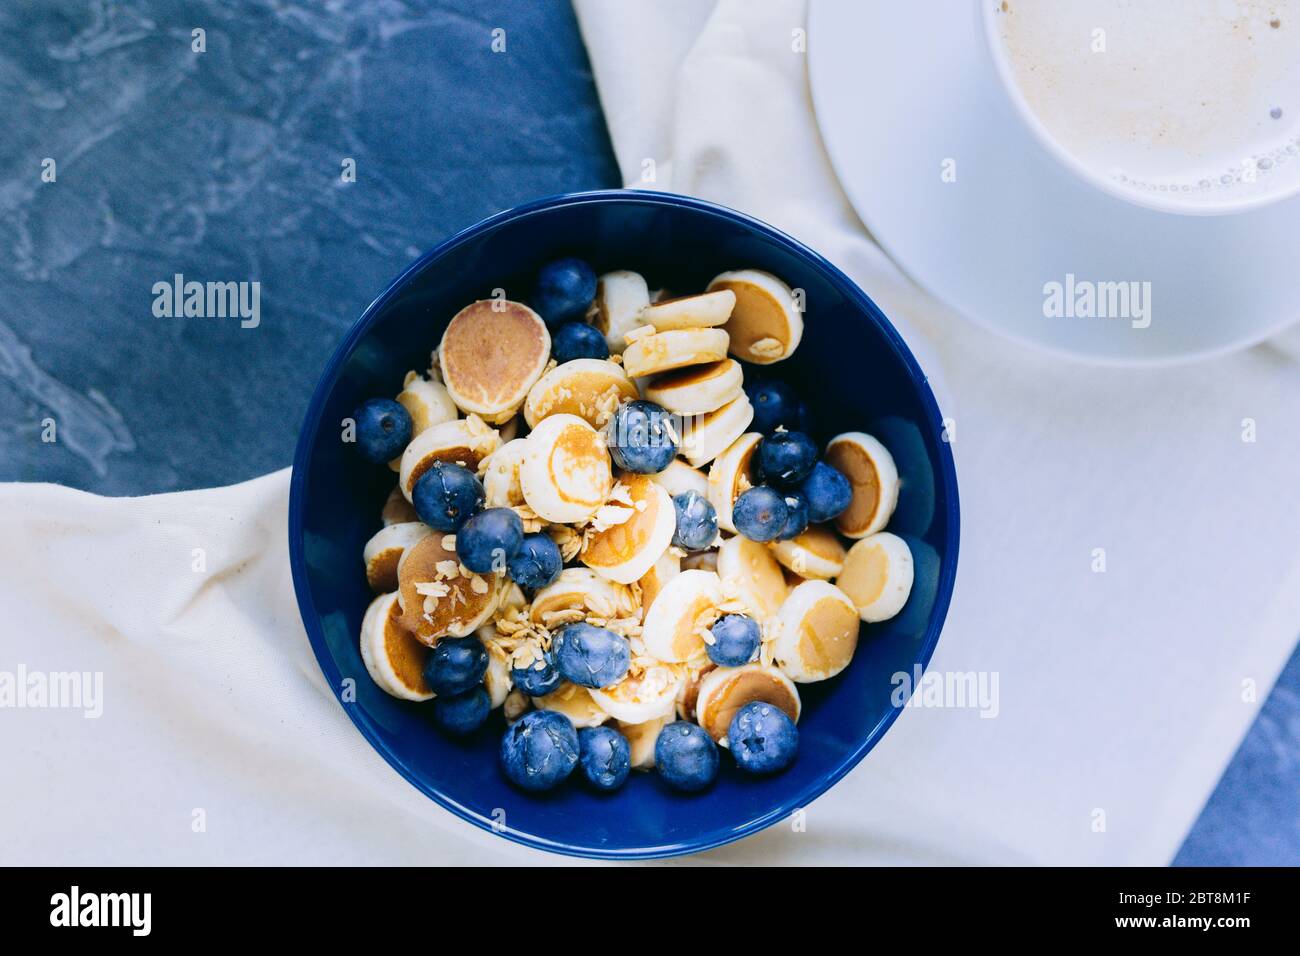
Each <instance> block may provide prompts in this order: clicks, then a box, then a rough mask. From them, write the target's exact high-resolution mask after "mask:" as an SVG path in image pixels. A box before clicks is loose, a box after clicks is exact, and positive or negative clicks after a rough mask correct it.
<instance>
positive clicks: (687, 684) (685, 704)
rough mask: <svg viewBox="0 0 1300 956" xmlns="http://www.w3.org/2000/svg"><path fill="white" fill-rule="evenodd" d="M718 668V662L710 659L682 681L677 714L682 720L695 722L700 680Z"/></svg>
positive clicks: (691, 671)
mask: <svg viewBox="0 0 1300 956" xmlns="http://www.w3.org/2000/svg"><path fill="white" fill-rule="evenodd" d="M717 668H718V665H717V664H715V663H713V661H708V662H706V663H705V664H704V665H703V666H702V667H700V668H694V669H691V670H690V671H689V672H688V674H687V677H686V680H685V681H683V682H682V690H681V693H679V694H678V695H677V716H678V717H680V718H681V719H682V720H689V721H690V722H691V723H694V722H695V703H696V701H698V700H699V697H700V681H702V680H704V678H705V676H706V675H707V674H709V673H711V672H713V671H715V670H717Z"/></svg>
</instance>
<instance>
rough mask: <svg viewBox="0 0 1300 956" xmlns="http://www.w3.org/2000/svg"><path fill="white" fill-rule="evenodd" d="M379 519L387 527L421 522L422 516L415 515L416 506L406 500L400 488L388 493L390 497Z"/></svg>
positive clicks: (385, 501) (385, 502) (386, 500)
mask: <svg viewBox="0 0 1300 956" xmlns="http://www.w3.org/2000/svg"><path fill="white" fill-rule="evenodd" d="M379 518H380V520H381V521H383V522H384V524H386V525H389V524H402V523H404V522H407V521H419V520H420V516H419V515H418V514H416V513H415V506H414V505H412V504H411V503H410V502H409V501H407V500H406V496H405V495H403V494H402V489H401V488H400V487H399V488H394V489H393V490H392V491H390V492H389V493H388V497H387V498H386V499H385V500H384V507H383V510H382V511H380V513H379Z"/></svg>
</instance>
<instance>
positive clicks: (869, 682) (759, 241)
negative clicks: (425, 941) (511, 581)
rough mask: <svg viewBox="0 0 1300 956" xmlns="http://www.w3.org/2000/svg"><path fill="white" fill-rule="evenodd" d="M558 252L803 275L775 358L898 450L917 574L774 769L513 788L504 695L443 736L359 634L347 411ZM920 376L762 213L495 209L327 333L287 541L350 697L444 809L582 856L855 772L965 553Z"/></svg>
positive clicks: (937, 617)
mask: <svg viewBox="0 0 1300 956" xmlns="http://www.w3.org/2000/svg"><path fill="white" fill-rule="evenodd" d="M562 255H576V256H581V257H582V258H584V259H587V260H588V261H590V262H591V263H592V264H593V266H595V268H596V271H597V272H603V271H607V270H610V269H615V268H626V269H635V270H637V271H639V272H641V273H642V274H644V275H645V276H646V277H647V279H648V280H649V282H650V286H651V288H656V287H660V286H663V287H667V288H670V289H673V290H676V291H679V292H685V291H693V290H698V289H702V288H703V287H704V285H705V284H706V283H707V282H708V281H709V280H710V279H711V278H712V277H713V276H715V275H717V274H718V273H719V272H722V271H724V270H727V269H737V268H743V267H755V268H759V269H765V270H768V271H770V272H772V273H774V274H776V275H778V276H780V277H781V278H783V279H784V280H785V281H786V282H788V283H789V284H790V285H791V286H793V287H795V288H802V289H803V290H805V293H806V296H807V298H806V303H807V309H806V315H805V317H806V329H805V332H804V337H803V343H802V344H801V345H800V347H799V349H798V351H797V352H796V353H795V355H794V356H793V358H791V359H790V360H788V361H786V362H783V363H781V364H780V365H778V366H773V367H772V369H771V371H773V372H779V373H780V375H781V376H782V377H784V378H786V379H787V380H788V381H790V382H791V383H792V384H793V385H794V386H795V387H796V388H798V389H799V390H800V392H801V393H802V394H803V395H804V396H805V397H806V398H807V399H808V401H809V403H810V405H811V406H812V410H813V417H814V421H815V432H816V435H817V438H818V440H819V441H822V442H824V441H825V440H826V439H827V438H829V437H830V436H832V435H835V434H837V433H838V432H841V431H849V430H862V431H868V432H871V433H873V434H875V435H876V436H877V437H879V438H880V439H881V440H882V441H883V442H884V443H885V444H886V445H887V446H888V447H889V449H890V450H891V451H892V452H893V455H894V457H895V459H896V460H897V462H898V470H899V472H900V474H901V475H902V489H903V490H902V494H901V497H900V499H899V505H898V510H897V512H896V513H895V516H894V519H893V521H892V522H891V524H890V530H891V531H893V532H895V533H897V534H899V535H901V536H902V537H904V538H906V539H907V541H908V543H909V544H910V545H911V548H912V553H913V555H914V557H915V564H916V583H915V586H914V588H913V590H912V596H911V599H910V600H909V602H908V604H907V606H906V607H905V608H904V610H903V612H902V614H900V615H899V616H898V617H896V618H894V619H893V620H891V621H889V622H886V623H884V624H878V625H869V626H867V627H865V628H864V633H863V635H862V638H863V639H862V640H861V642H860V643H859V646H858V651H857V654H856V656H855V657H854V659H853V663H852V664H851V665H850V666H849V667H848V669H847V670H845V671H844V673H842V674H840V675H839V676H838V677H836V678H835V679H833V680H830V681H825V682H823V683H820V684H807V685H803V686H801V687H800V692H801V694H802V695H803V701H804V710H803V717H802V719H801V720H800V723H799V740H800V748H799V757H798V759H797V760H796V761H795V763H794V765H793V766H792V767H791V768H790V769H788V770H787V771H785V772H784V773H782V774H780V775H778V776H775V777H772V778H767V779H753V778H742V777H741V776H740V774H739V772H738V771H736V770H735V768H734V767H733V766H731V763H732V762H731V760H729V759H726V758H725V756H724V759H723V771H722V774H721V777H720V779H719V780H718V783H717V785H716V786H714V787H713V788H712V789H711V790H709V791H707V792H705V793H703V794H698V795H684V794H680V793H677V792H674V791H671V790H669V789H667V788H666V787H665V786H664V785H663V784H662V782H661V781H660V780H659V778H658V777H657V775H655V774H653V773H650V774H633V779H632V780H631V781H629V783H628V785H627V786H626V787H624V788H623V789H622V790H621V791H618V792H616V793H614V794H612V795H601V794H597V793H593V792H592V791H591V790H589V789H588V788H586V787H585V786H583V785H582V784H581V782H580V781H578V780H576V779H575V780H573V781H570V782H569V783H567V784H566V785H564V786H562V787H560V788H559V789H557V790H556V791H554V792H552V793H549V794H544V795H541V796H535V795H525V794H523V793H521V792H519V791H517V790H515V789H514V788H512V787H511V786H510V785H509V784H508V783H507V782H506V780H505V779H504V777H503V776H502V775H501V771H500V770H499V768H498V766H497V747H498V743H499V741H500V737H501V733H502V729H503V723H502V721H501V717H500V713H499V712H498V713H496V714H494V715H493V717H492V720H491V721H490V722H489V724H488V726H486V727H484V728H483V729H482V730H481V731H479V732H478V733H477V734H475V735H474V736H472V737H471V738H469V739H467V740H454V739H449V738H448V737H446V736H444V735H442V734H441V733H439V732H438V731H437V730H436V729H435V728H434V727H433V726H432V724H431V722H430V720H429V712H428V707H427V706H421V705H419V704H411V703H407V702H403V701H399V700H396V699H394V698H392V697H389V696H388V695H387V694H385V693H384V692H383V691H381V690H379V689H378V688H377V687H376V686H375V685H374V684H373V683H372V682H371V681H370V678H369V677H368V676H367V674H366V669H365V666H364V665H363V664H362V661H361V656H360V653H359V651H358V647H357V635H358V633H359V628H360V625H361V616H362V613H363V612H364V611H365V609H366V605H367V604H368V602H369V601H370V599H371V597H372V595H371V594H370V592H369V590H368V589H367V587H366V581H365V575H364V573H363V568H362V563H361V550H362V546H363V545H364V544H365V542H366V540H367V539H368V538H369V537H370V536H371V535H372V534H374V532H375V531H376V530H377V529H378V528H379V526H380V521H379V510H380V506H381V505H382V503H383V501H384V499H385V497H386V496H387V495H388V493H389V491H390V490H391V489H392V487H393V484H394V475H393V473H392V472H391V471H389V470H388V469H387V468H385V467H374V466H372V465H368V464H366V463H365V462H364V461H362V460H361V459H360V458H359V457H358V456H356V455H355V454H350V453H349V448H348V447H347V446H345V445H344V444H343V443H342V442H341V441H340V432H341V425H340V423H341V421H342V420H343V419H344V418H345V417H347V416H348V415H349V414H351V412H352V410H353V409H354V408H355V407H356V406H357V404H358V403H359V402H361V401H362V400H363V399H365V398H368V397H371V396H375V395H382V396H391V395H394V394H396V393H397V392H398V391H399V390H400V388H401V382H402V376H403V375H404V374H405V373H406V372H407V370H409V369H424V368H427V367H428V364H429V354H430V351H431V350H432V349H433V348H434V347H435V346H436V345H437V343H438V340H439V339H440V337H441V335H442V330H443V328H444V326H445V325H446V323H447V322H448V321H449V320H450V318H451V317H452V316H453V315H454V314H455V313H456V312H457V311H458V310H459V309H460V308H461V307H462V306H464V305H465V304H466V303H468V302H470V301H472V300H474V299H479V298H485V297H488V296H490V295H491V293H492V290H493V289H495V288H503V289H505V290H506V293H507V295H508V296H509V297H511V298H526V297H527V290H528V289H529V287H530V285H531V281H532V277H533V275H534V274H535V273H536V271H537V268H538V267H539V266H540V265H542V264H543V263H544V262H546V261H547V260H550V259H554V258H556V257H558V256H562ZM941 432H942V424H941V419H940V414H939V409H938V407H937V406H936V404H935V400H934V396H933V395H932V394H931V392H930V388H929V386H928V385H927V384H926V377H925V373H924V372H923V371H922V370H921V369H920V368H919V367H918V366H917V364H916V360H915V359H914V358H913V357H912V354H911V352H909V351H908V349H907V346H905V345H904V344H903V341H902V339H901V338H900V337H899V336H898V334H897V333H896V332H895V331H894V329H893V327H892V326H890V324H889V320H888V319H886V318H885V316H884V315H882V314H881V312H880V310H879V309H878V308H876V306H875V304H874V303H873V302H872V301H871V300H870V299H869V298H867V296H866V295H864V294H863V293H862V291H861V290H860V289H858V287H857V286H855V285H854V284H853V283H852V282H851V281H849V279H848V278H847V277H845V276H844V275H843V274H842V273H841V272H840V271H839V270H838V269H836V268H835V267H834V266H832V265H831V264H830V263H829V262H827V261H826V260H825V259H823V258H822V257H821V256H819V255H817V253H815V252H813V251H812V250H810V249H808V248H807V247H806V246H803V245H801V244H800V243H798V242H796V241H795V240H794V239H791V238H790V237H789V236H786V235H784V234H783V233H781V232H778V231H777V230H776V229H773V228H772V227H771V226H767V225H764V224H763V223H761V222H758V221H757V220H755V219H751V218H749V217H748V216H744V215H742V214H740V213H738V212H735V211H733V210H730V209H726V208H724V207H722V206H716V205H713V204H711V203H707V202H702V201H700V200H697V199H690V198H687V197H684V196H674V195H669V194H665V193H653V192H636V191H630V190H614V191H605V192H591V193H578V194H575V195H567V196H557V197H554V198H551V199H544V200H540V201H538V202H534V203H530V204H528V205H525V206H520V207H518V208H516V209H511V210H509V211H507V212H503V213H500V214H499V215H496V216H493V217H492V218H490V219H486V220H484V221H483V222H481V223H479V224H478V225H476V226H473V227H471V228H469V229H466V230H465V231H464V232H462V233H460V234H458V235H456V236H453V237H452V238H451V239H448V240H447V241H446V242H444V243H443V244H442V245H440V246H438V247H437V248H436V249H434V250H433V251H432V252H430V253H428V254H427V255H425V256H424V257H423V258H422V259H420V260H419V261H418V262H416V263H415V265H413V266H411V267H410V268H409V269H407V270H406V271H405V272H404V273H403V274H402V275H401V276H399V277H398V278H397V279H396V281H394V282H393V283H392V285H390V286H389V287H388V288H387V289H386V290H385V291H384V293H383V294H382V295H381V296H379V298H378V299H376V300H375V301H374V302H373V303H372V304H371V306H370V307H369V308H368V309H366V311H365V314H364V315H362V316H361V319H360V321H358V322H357V323H356V325H354V326H353V327H352V330H351V331H350V332H349V333H348V335H347V337H346V338H345V339H344V340H343V343H342V344H341V345H340V346H339V347H338V349H337V351H335V353H334V356H333V358H332V359H331V360H330V362H329V365H328V366H327V367H326V368H325V371H324V374H323V375H322V376H321V379H320V384H319V385H317V387H316V393H315V394H314V395H313V396H312V400H311V404H310V406H309V407H308V409H307V417H306V420H305V421H304V423H303V427H302V434H301V436H300V437H299V440H298V449H297V453H296V455H295V457H294V465H293V483H292V491H291V497H290V505H289V545H290V553H291V556H292V563H293V578H294V586H295V588H296V591H297V595H298V604H299V607H300V608H301V611H302V617H303V622H304V623H305V624H306V627H307V634H308V635H309V637H310V638H311V643H312V647H313V649H314V650H315V652H316V657H317V659H318V660H319V661H320V666H321V670H322V671H324V673H325V678H326V680H327V681H328V683H329V685H330V686H331V687H333V688H335V691H336V693H339V694H340V697H341V698H342V697H343V694H342V690H343V688H344V687H345V686H347V684H345V680H346V679H347V678H352V679H353V681H354V682H355V688H356V699H355V701H350V702H348V701H345V702H344V703H343V704H342V706H343V708H344V710H346V711H347V713H348V716H350V717H351V718H352V720H353V722H354V723H355V724H356V725H357V727H358V729H359V730H360V731H361V733H362V734H364V735H365V737H366V739H367V740H369V741H370V743H371V744H372V745H373V746H374V747H375V749H376V750H378V751H379V753H380V754H382V755H383V757H384V759H386V760H387V761H388V762H389V763H390V764H392V765H393V768H394V769H396V770H397V772H398V773H400V774H401V775H402V776H404V777H405V778H406V779H407V780H409V781H410V782H411V783H412V784H414V785H415V786H416V787H418V788H419V789H421V790H422V791H424V792H425V793H426V794H428V795H429V796H430V797H431V798H433V799H434V800H436V801H437V802H438V803H440V804H442V805H443V806H444V807H446V808H447V809H448V810H450V811H451V812H452V813H455V814H456V815H458V816H460V817H462V818H464V819H465V820H468V821H469V822H471V823H473V824H475V825H477V826H480V827H483V828H484V829H486V830H489V831H491V832H497V829H496V828H494V827H493V822H494V819H498V818H500V815H501V811H502V810H504V811H505V817H504V823H505V829H504V830H501V831H500V833H501V835H502V836H504V837H505V838H507V839H510V840H514V841H517V842H519V843H524V844H527V845H529V846H533V847H538V848H540V849H543V850H551V851H553V852H557V853H566V854H572V855H575V856H585V857H601V858H612V859H634V858H646V857H663V856H673V855H677V854H682V853H692V852H696V851H699V850H707V849H709V848H710V847H716V846H719V845H721V844H724V843H727V842H729V841H731V840H736V839H739V838H740V837H743V836H746V835H748V834H751V833H755V832H757V831H759V830H761V829H763V828H764V827H766V826H770V825H771V824H773V823H776V822H777V821H779V820H781V819H783V818H784V817H786V816H787V815H789V814H790V813H791V812H793V811H794V810H795V809H797V808H800V807H804V806H807V805H808V804H809V803H810V802H811V801H812V800H814V799H815V798H816V797H817V796H819V795H820V794H821V793H822V792H823V791H825V790H826V789H827V788H828V787H830V786H831V785H832V784H833V783H835V782H836V781H837V780H839V779H840V777H842V776H844V774H846V773H847V772H848V771H849V770H850V769H851V768H852V767H853V766H854V765H855V764H856V763H857V762H858V761H859V760H861V759H862V757H863V755H865V754H866V753H867V751H869V750H870V749H871V748H872V747H873V746H875V744H876V742H877V741H878V740H880V738H881V737H882V736H883V735H884V733H885V731H886V730H888V729H889V725H890V724H891V723H893V721H894V718H895V717H897V716H898V714H899V711H898V708H897V707H896V706H895V704H894V703H893V701H892V700H891V697H892V696H893V695H894V694H895V691H896V689H897V688H898V687H899V682H898V680H897V679H896V678H895V675H897V674H906V675H909V677H910V676H911V675H913V674H915V673H918V672H919V669H920V668H923V667H924V666H925V665H926V663H927V662H928V661H929V660H930V655H931V654H932V653H933V651H934V647H935V643H936V642H937V641H938V639H939V631H940V628H941V627H942V625H943V619H944V615H945V613H946V612H947V609H948V601H949V597H950V596H951V593H952V587H953V575H954V573H955V571H956V566H957V526H958V511H957V480H956V474H955V472H954V470H953V461H952V454H951V451H950V449H949V446H948V445H947V444H946V443H945V442H944V441H943V440H942V437H941Z"/></svg>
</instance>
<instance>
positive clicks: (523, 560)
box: [457, 531, 564, 590]
mask: <svg viewBox="0 0 1300 956" xmlns="http://www.w3.org/2000/svg"><path fill="white" fill-rule="evenodd" d="M459 540H460V539H459V538H457V541H459ZM506 567H507V570H509V572H510V577H511V579H512V580H513V581H514V582H515V584H518V585H519V586H520V587H521V588H532V589H533V590H536V589H537V588H544V587H546V585H548V584H550V583H551V582H552V581H554V580H555V579H556V578H558V577H559V576H560V570H561V568H563V567H564V558H563V557H561V555H560V549H559V547H558V546H557V545H556V544H555V542H554V541H552V540H551V538H550V535H546V534H542V533H541V532H540V531H539V532H536V533H534V534H526V535H524V540H523V543H522V544H521V545H520V546H519V550H518V551H516V552H515V554H514V557H512V558H511V559H510V560H509V562H508V563H507V565H506Z"/></svg>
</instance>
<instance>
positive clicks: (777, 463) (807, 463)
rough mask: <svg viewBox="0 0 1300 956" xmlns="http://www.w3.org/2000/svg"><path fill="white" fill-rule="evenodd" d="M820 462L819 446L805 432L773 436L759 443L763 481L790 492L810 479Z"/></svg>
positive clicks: (759, 459)
mask: <svg viewBox="0 0 1300 956" xmlns="http://www.w3.org/2000/svg"><path fill="white" fill-rule="evenodd" d="M816 461H817V444H816V442H814V441H813V440H812V439H811V438H809V437H808V436H807V435H806V434H804V433H803V432H774V433H773V434H771V435H768V436H767V437H766V438H764V439H763V440H762V441H761V442H759V443H758V466H759V468H760V469H762V472H763V480H764V481H769V482H771V483H772V484H774V485H776V486H777V487H778V488H790V487H793V486H795V485H797V484H799V482H801V481H803V480H804V479H805V478H807V477H808V473H809V472H810V471H812V467H813V465H814V464H815V463H816Z"/></svg>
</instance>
